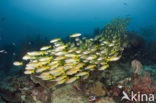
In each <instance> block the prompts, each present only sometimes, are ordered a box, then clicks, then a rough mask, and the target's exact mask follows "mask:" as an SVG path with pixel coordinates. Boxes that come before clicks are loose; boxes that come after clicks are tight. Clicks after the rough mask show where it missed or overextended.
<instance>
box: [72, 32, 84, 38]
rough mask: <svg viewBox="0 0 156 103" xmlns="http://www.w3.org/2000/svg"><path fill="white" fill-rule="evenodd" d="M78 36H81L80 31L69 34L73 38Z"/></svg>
mask: <svg viewBox="0 0 156 103" xmlns="http://www.w3.org/2000/svg"><path fill="white" fill-rule="evenodd" d="M79 36H81V33H75V34H72V35H70V38H75V37H79Z"/></svg>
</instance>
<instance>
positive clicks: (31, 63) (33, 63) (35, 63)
mask: <svg viewBox="0 0 156 103" xmlns="http://www.w3.org/2000/svg"><path fill="white" fill-rule="evenodd" d="M40 65H41V63H38V62H30V63H28V64H27V65H26V66H27V67H38V66H40Z"/></svg>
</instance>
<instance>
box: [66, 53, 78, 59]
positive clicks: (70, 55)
mask: <svg viewBox="0 0 156 103" xmlns="http://www.w3.org/2000/svg"><path fill="white" fill-rule="evenodd" d="M65 56H66V57H71V58H77V57H78V55H76V54H66V55H65Z"/></svg>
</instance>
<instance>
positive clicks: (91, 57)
mask: <svg viewBox="0 0 156 103" xmlns="http://www.w3.org/2000/svg"><path fill="white" fill-rule="evenodd" d="M96 58H97V55H89V56H88V57H87V58H86V59H87V60H93V59H96Z"/></svg>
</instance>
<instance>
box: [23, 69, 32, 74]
mask: <svg viewBox="0 0 156 103" xmlns="http://www.w3.org/2000/svg"><path fill="white" fill-rule="evenodd" d="M33 73H34V70H26V71H24V74H33Z"/></svg>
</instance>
